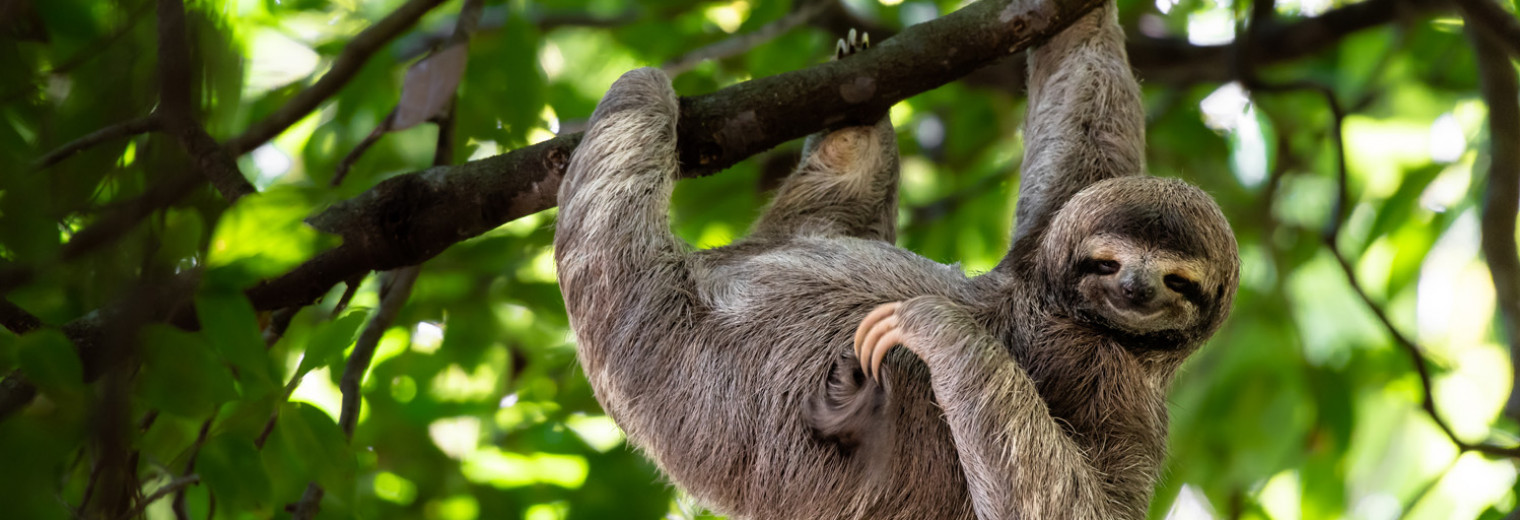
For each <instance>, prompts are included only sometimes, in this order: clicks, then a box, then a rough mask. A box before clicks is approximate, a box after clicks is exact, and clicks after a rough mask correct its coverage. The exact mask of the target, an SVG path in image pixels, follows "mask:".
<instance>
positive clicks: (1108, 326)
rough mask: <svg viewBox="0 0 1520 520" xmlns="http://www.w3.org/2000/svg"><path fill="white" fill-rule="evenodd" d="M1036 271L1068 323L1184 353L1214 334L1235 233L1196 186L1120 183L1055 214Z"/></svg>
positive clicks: (1227, 293) (1226, 299)
mask: <svg viewBox="0 0 1520 520" xmlns="http://www.w3.org/2000/svg"><path fill="white" fill-rule="evenodd" d="M1040 257H1041V262H1040V265H1041V267H1040V269H1041V271H1042V272H1043V274H1044V276H1045V280H1046V283H1047V285H1046V287H1050V288H1051V289H1052V291H1051V294H1050V295H1049V296H1050V297H1051V298H1053V299H1054V300H1055V302H1054V303H1055V304H1056V305H1057V306H1059V307H1061V308H1063V310H1064V311H1065V313H1067V314H1068V315H1069V316H1071V317H1073V318H1074V319H1076V320H1079V321H1080V322H1083V323H1085V324H1088V325H1091V326H1094V327H1096V328H1099V329H1101V330H1104V331H1105V332H1107V333H1113V334H1116V336H1117V337H1119V338H1120V339H1121V340H1122V341H1124V343H1125V344H1126V346H1128V347H1130V348H1132V349H1146V350H1150V349H1166V350H1172V349H1187V348H1191V347H1196V346H1197V345H1198V344H1200V343H1201V342H1202V340H1203V339H1206V338H1207V337H1208V336H1209V335H1211V334H1213V332H1214V330H1215V329H1217V328H1218V327H1219V325H1220V324H1221V323H1222V322H1223V321H1224V318H1225V316H1226V315H1227V314H1228V313H1229V309H1230V305H1231V302H1232V301H1233V300H1234V297H1235V288H1236V285H1237V284H1238V281H1239V272H1240V258H1239V254H1238V252H1237V250H1236V245H1235V235H1234V234H1233V233H1232V232H1231V231H1230V225H1229V222H1227V221H1226V220H1225V218H1224V214H1223V213H1222V212H1221V211H1220V210H1219V206H1218V205H1217V204H1215V203H1214V200H1213V199H1212V198H1210V197H1209V196H1208V194H1206V193H1204V192H1203V190H1200V189H1198V188H1196V187H1194V186H1192V185H1190V184H1187V183H1185V182H1182V181H1178V180H1173V179H1164V178H1158V177H1146V176H1135V177H1120V178H1116V179H1109V180H1106V181H1103V182H1099V183H1097V184H1094V185H1092V186H1089V187H1087V188H1086V189H1084V190H1082V191H1081V192H1079V193H1077V194H1076V196H1074V197H1072V199H1071V200H1070V201H1068V202H1067V203H1066V205H1065V206H1063V207H1062V208H1061V210H1060V211H1059V212H1058V213H1057V214H1056V216H1055V219H1054V220H1053V221H1052V222H1051V227H1050V230H1049V232H1048V233H1047V234H1046V236H1045V243H1044V244H1043V254H1041V255H1040Z"/></svg>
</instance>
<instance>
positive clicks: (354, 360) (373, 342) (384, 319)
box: [338, 266, 422, 437]
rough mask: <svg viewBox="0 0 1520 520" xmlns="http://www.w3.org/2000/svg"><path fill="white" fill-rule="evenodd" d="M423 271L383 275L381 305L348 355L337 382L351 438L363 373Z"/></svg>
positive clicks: (341, 418)
mask: <svg viewBox="0 0 1520 520" xmlns="http://www.w3.org/2000/svg"><path fill="white" fill-rule="evenodd" d="M421 271H422V268H421V267H420V266H410V267H403V268H400V269H396V270H394V271H388V272H385V273H382V274H381V280H382V281H381V287H380V306H379V308H378V309H376V310H375V315H374V316H372V317H370V319H369V323H368V324H366V325H365V326H364V332H361V333H359V340H358V342H356V343H354V351H353V353H351V354H349V356H348V364H347V365H345V366H344V367H343V378H342V379H341V380H339V383H338V389H339V390H341V391H342V392H343V411H342V413H341V414H340V415H339V417H338V424H339V425H340V426H342V427H343V433H344V434H345V435H348V436H349V437H353V436H354V426H355V425H357V424H358V422H359V406H360V398H359V391H360V389H359V385H360V383H362V382H363V380H364V373H365V372H368V371H369V364H370V361H373V360H374V358H375V348H376V347H378V346H379V345H380V337H381V336H384V335H385V331H386V330H387V329H390V327H391V323H392V322H394V321H396V315H397V314H400V312H401V307H402V306H404V305H406V300H407V298H408V297H409V296H411V294H412V284H413V283H415V282H416V281H417V274H418V273H420V272H421Z"/></svg>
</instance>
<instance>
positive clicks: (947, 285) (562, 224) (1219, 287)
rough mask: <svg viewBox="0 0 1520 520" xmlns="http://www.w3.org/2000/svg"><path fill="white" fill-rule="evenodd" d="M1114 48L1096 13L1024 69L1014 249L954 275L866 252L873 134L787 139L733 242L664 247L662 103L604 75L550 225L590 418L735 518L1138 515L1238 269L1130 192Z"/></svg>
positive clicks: (1138, 144) (1133, 109)
mask: <svg viewBox="0 0 1520 520" xmlns="http://www.w3.org/2000/svg"><path fill="white" fill-rule="evenodd" d="M852 40H853V38H852ZM856 47H857V46H856V45H853V44H849V45H846V48H847V49H848V50H850V51H852V52H853V51H858V49H857V48H856ZM1123 49H1124V48H1123V33H1122V31H1121V30H1120V29H1119V27H1118V24H1117V20H1116V14H1115V9H1114V7H1113V6H1112V5H1106V6H1103V7H1100V8H1098V9H1096V10H1094V11H1093V12H1092V13H1089V14H1088V15H1086V16H1085V17H1083V18H1082V19H1080V20H1078V21H1077V22H1076V23H1075V24H1073V25H1072V26H1071V27H1069V28H1068V29H1066V30H1065V31H1063V32H1062V33H1061V34H1059V35H1057V36H1056V37H1055V38H1053V39H1052V40H1051V41H1049V42H1047V43H1046V44H1045V45H1043V46H1041V47H1040V48H1039V49H1037V50H1035V51H1033V52H1032V57H1031V60H1032V64H1031V67H1030V82H1029V85H1030V92H1029V99H1030V101H1029V109H1028V115H1027V118H1026V122H1025V127H1026V130H1025V142H1026V150H1025V159H1024V165H1023V173H1022V179H1021V185H1020V188H1019V200H1018V205H1017V211H1016V218H1017V223H1016V224H1017V225H1016V229H1015V232H1014V237H1013V243H1012V245H1011V247H1010V249H1009V252H1008V254H1007V256H1006V257H1005V258H1004V260H1003V261H1002V262H1001V263H1000V264H999V265H998V266H997V267H996V268H994V269H993V270H991V271H989V272H987V273H983V274H980V275H978V276H975V277H968V276H966V274H964V273H963V272H961V270H960V269H959V268H957V267H954V266H947V265H942V264H939V263H936V262H934V261H931V260H929V259H926V258H923V257H921V256H918V255H916V254H913V253H912V252H909V251H906V250H904V249H901V248H898V247H896V246H895V245H893V244H892V243H891V240H892V239H893V237H894V235H895V231H894V229H893V228H894V222H895V213H896V204H897V202H896V195H895V191H896V185H897V149H896V144H895V141H894V138H893V131H892V128H891V125H890V123H889V122H887V121H885V118H883V120H882V121H878V122H876V123H875V124H873V125H867V126H855V127H848V128H842V129H836V130H832V131H826V132H824V133H822V134H819V135H816V136H813V137H811V138H809V140H808V144H807V145H806V146H805V151H804V155H803V159H802V161H801V163H800V164H799V166H798V168H797V171H796V172H795V173H793V175H792V176H790V177H789V178H788V179H787V180H786V181H785V183H784V184H783V185H782V187H781V188H780V189H778V192H777V195H776V197H775V200H774V201H773V202H772V204H771V205H770V206H768V207H767V209H766V210H765V212H764V214H763V215H762V216H761V217H760V218H759V220H758V221H757V223H756V225H755V228H754V229H753V230H752V232H751V233H750V235H749V236H748V237H746V238H745V239H743V240H741V241H739V242H737V243H735V244H732V245H729V246H725V247H720V248H715V249H708V250H702V251H691V250H689V248H688V247H687V246H686V245H685V244H684V243H682V242H681V241H680V240H679V239H678V238H676V237H675V236H674V235H673V234H672V233H671V232H670V228H669V221H668V212H669V200H670V194H671V190H672V187H673V183H674V180H675V177H676V173H677V171H678V169H679V167H680V166H679V163H678V161H677V155H676V143H675V139H676V137H675V136H676V127H675V125H676V120H677V118H678V110H679V104H678V102H677V98H676V96H675V93H674V91H673V90H672V89H671V86H670V80H669V78H667V77H666V76H665V75H664V74H663V73H662V72H660V71H658V70H656V69H639V70H634V71H631V72H629V73H627V74H625V75H624V76H623V77H622V78H620V79H619V80H618V81H617V82H616V83H614V84H613V86H612V87H611V88H610V89H609V90H608V92H607V94H606V95H605V96H604V97H603V99H602V101H601V102H600V103H599V104H598V106H597V109H596V111H595V112H594V114H593V116H592V120H591V124H590V128H589V130H588V131H587V133H586V136H585V138H584V140H583V141H582V143H581V144H580V146H579V147H578V148H577V149H576V151H575V153H574V154H573V156H572V158H571V161H570V165H569V168H568V170H567V173H566V177H565V179H564V181H563V183H562V184H561V188H560V194H559V202H560V212H559V218H558V221H557V229H556V233H555V259H556V262H557V265H558V276H559V281H560V287H561V290H562V292H563V294H564V297H565V305H566V309H567V311H568V313H569V315H570V317H571V325H572V328H573V329H574V330H575V334H576V336H577V352H578V357H579V359H580V362H581V364H582V368H583V369H584V370H585V372H586V375H587V378H588V380H589V381H590V383H591V385H592V388H593V389H594V391H595V393H596V397H597V399H598V400H599V401H600V402H601V403H602V405H603V407H604V408H605V409H606V411H607V412H608V414H610V415H611V416H612V417H613V419H614V420H615V421H617V423H618V424H619V425H620V426H621V427H622V428H623V429H624V431H625V432H626V433H627V436H628V439H629V440H630V442H631V443H632V444H633V445H635V446H637V447H638V448H640V449H641V450H643V451H644V452H645V453H646V454H647V455H648V456H649V457H650V458H651V459H652V460H653V461H654V462H655V463H656V464H657V465H658V466H659V467H660V469H661V470H662V471H663V472H664V473H665V474H666V475H668V476H669V478H670V479H671V481H672V482H674V483H675V484H677V485H678V486H680V487H681V488H683V489H684V490H685V491H687V492H688V493H690V494H691V495H692V496H693V497H695V498H696V499H697V500H699V501H701V502H702V503H703V504H704V505H707V506H709V507H712V508H713V509H714V510H716V511H718V512H722V513H725V514H729V515H731V516H732V517H734V518H820V519H822V518H882V519H917V518H955V519H971V518H978V519H983V520H987V519H1009V518H1083V519H1107V518H1142V517H1143V516H1144V515H1145V511H1146V507H1147V505H1148V503H1149V500H1150V493H1151V489H1152V487H1153V485H1154V482H1155V479H1156V478H1157V473H1158V471H1159V469H1158V468H1159V466H1160V463H1161V460H1162V458H1163V457H1164V455H1165V453H1164V451H1165V439H1166V407H1165V402H1164V398H1165V393H1166V390H1167V388H1168V387H1169V386H1170V384H1171V380H1172V377H1173V374H1174V373H1175V372H1176V370H1177V368H1178V367H1179V365H1180V364H1181V363H1182V361H1183V360H1185V359H1186V357H1187V356H1188V355H1189V354H1191V353H1192V352H1194V351H1196V350H1197V349H1198V348H1199V347H1200V346H1201V345H1202V343H1203V342H1204V341H1205V340H1206V339H1207V338H1208V337H1209V336H1211V335H1212V334H1213V332H1214V331H1215V330H1216V329H1217V328H1218V327H1219V326H1220V324H1221V323H1222V322H1223V320H1224V319H1225V317H1226V315H1227V314H1228V310H1229V308H1230V304H1231V302H1232V300H1233V298H1234V293H1235V288H1236V285H1237V283H1238V271H1239V259H1238V254H1237V251H1236V245H1235V240H1234V237H1233V234H1232V233H1231V231H1230V228H1229V224H1228V222H1227V221H1226V220H1225V218H1224V216H1223V214H1222V212H1221V211H1220V210H1219V208H1218V206H1217V205H1216V204H1215V203H1214V202H1213V200H1212V199H1211V198H1210V197H1209V196H1208V195H1207V194H1206V193H1204V192H1203V191H1201V190H1199V189H1197V188H1195V187H1193V186H1191V185H1188V184H1186V183H1184V182H1181V181H1176V180H1169V179H1161V178H1155V177H1149V176H1146V175H1143V171H1144V164H1143V145H1144V139H1145V137H1144V127H1143V121H1142V116H1143V113H1142V109H1141V106H1140V100H1139V89H1138V85H1137V84H1136V83H1135V81H1134V79H1133V77H1132V76H1131V75H1130V72H1129V68H1128V64H1127V59H1126V57H1125V55H1124V50H1123ZM898 345H901V346H902V347H904V348H901V349H898V348H895V347H896V346H898Z"/></svg>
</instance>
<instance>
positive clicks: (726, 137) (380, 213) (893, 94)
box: [248, 0, 1101, 309]
mask: <svg viewBox="0 0 1520 520" xmlns="http://www.w3.org/2000/svg"><path fill="white" fill-rule="evenodd" d="M1099 3H1101V2H1100V1H1099V0H1079V1H1074V2H1015V1H1012V0H981V1H979V2H976V3H973V4H971V5H969V6H967V7H965V8H963V9H961V10H959V11H956V12H954V13H951V14H949V15H946V16H944V17H942V18H939V19H937V20H933V21H930V22H926V23H923V24H919V25H915V26H912V27H909V28H908V29H906V30H904V31H903V32H901V33H900V34H898V35H897V36H895V37H893V38H890V39H887V40H886V41H883V42H881V43H880V44H879V45H877V46H875V47H874V48H872V49H871V50H869V51H867V52H864V53H861V54H858V55H856V56H854V57H852V58H851V59H848V60H841V61H834V62H828V63H823V64H820V65H816V66H813V67H809V68H807V69H802V70H798V71H793V72H788V73H785V74H779V75H776V76H771V77H766V78H760V79H756V80H752V81H748V82H744V83H740V84H738V85H733V86H730V87H728V88H724V89H722V90H719V91H717V92H714V93H711V94H706V95H701V96H694V97H688V98H683V99H682V100H681V120H680V123H679V127H678V132H679V137H678V141H679V142H680V156H681V163H682V169H683V171H682V174H683V176H685V177H696V176H701V175H708V174H711V173H714V172H717V171H720V170H722V169H724V168H727V167H729V166H732V165H733V164H735V163H737V162H739V161H740V160H743V159H744V158H746V157H749V156H751V155H754V154H756V153H758V152H761V151H764V150H768V149H770V148H772V147H774V146H776V145H778V144H781V143H783V142H786V141H790V140H792V139H796V138H798V137H802V136H804V135H807V134H810V133H813V132H816V131H819V130H821V129H823V128H826V127H829V126H835V125H839V124H843V123H846V122H850V121H867V120H870V119H871V118H873V117H875V116H879V115H880V114H882V113H885V112H886V110H887V109H888V108H890V107H891V106H892V104H894V103H896V102H898V101H901V100H903V99H906V98H908V97H910V96H913V95H915V94H918V93H920V92H924V91H927V90H930V89H933V88H935V87H938V86H940V85H943V84H945V83H948V82H950V81H953V80H955V79H956V78H959V77H961V76H964V75H966V74H968V73H970V72H971V71H973V70H976V69H977V68H979V67H982V66H984V65H986V64H987V63H989V62H991V61H993V60H995V59H997V58H1000V57H1003V56H1007V55H1009V54H1012V53H1015V52H1019V51H1022V50H1024V49H1026V48H1028V47H1029V46H1030V45H1033V44H1034V43H1036V42H1038V41H1042V40H1044V39H1045V38H1048V37H1050V36H1051V35H1054V34H1055V33H1056V32H1058V31H1059V30H1061V29H1063V28H1065V27H1066V25H1068V24H1069V23H1071V21H1072V20H1074V19H1076V17H1077V16H1079V15H1081V14H1082V13H1085V12H1087V11H1088V10H1089V9H1092V8H1093V7H1094V6H1096V5H1098V4H1099ZM580 139H581V135H580V134H571V135H563V136H560V137H556V138H554V139H551V140H548V141H545V142H542V143H538V144H536V145H532V146H528V147H525V148H520V149H517V150H514V151H511V152H508V153H506V154H502V155H499V156H496V157H492V158H488V159H483V160H480V161H474V162H470V163H466V164H463V165H460V166H455V167H438V168H432V169H429V170H424V171H421V172H414V173H410V174H406V175H401V176H397V177H393V178H391V179H387V180H386V181H384V182H381V183H380V184H378V185H376V186H375V187H374V188H371V189H370V190H369V191H366V192H365V193H362V194H360V195H359V196H357V197H355V198H353V199H349V200H347V201H343V202H340V203H338V204H335V205H333V206H332V207H330V208H328V209H327V210H326V211H324V212H322V213H321V214H318V215H316V216H315V217H313V218H311V219H310V220H309V222H310V223H311V224H312V225H313V226H315V227H316V228H318V229H320V230H323V231H327V232H329V233H334V234H337V235H340V236H342V237H343V239H344V240H343V245H341V246H339V247H337V248H335V249H332V250H329V251H326V252H324V253H321V254H319V255H317V257H315V258H313V259H312V260H311V261H310V262H308V263H306V264H303V265H302V266H300V267H297V268H296V269H295V270H293V271H291V272H290V273H287V274H286V275H284V276H281V277H279V278H275V279H272V280H268V281H266V282H263V283H260V284H259V285H257V286H255V287H253V288H252V289H250V290H249V291H248V296H249V298H250V299H251V300H252V301H253V304H254V306H255V307H257V308H259V309H275V308H282V307H289V306H292V305H300V304H304V303H307V302H310V301H312V300H314V299H315V298H317V297H318V296H320V295H321V294H323V293H324V292H326V290H327V288H329V287H332V286H333V285H334V284H336V283H337V282H339V281H341V280H344V279H347V278H349V277H351V276H353V275H355V274H357V273H360V272H364V271H368V270H389V269H394V268H397V267H402V266H407V265H414V264H418V263H421V262H422V261H424V260H426V259H428V258H431V257H433V256H434V255H437V254H438V253H439V252H442V251H443V250H444V249H445V248H447V247H448V246H450V245H452V244H454V243H455V242H459V241H461V240H464V239H467V238H470V237H473V236H476V235H479V234H481V233H484V232H486V231H488V230H490V229H493V228H495V227H496V226H499V225H501V224H502V223H505V222H508V221H511V220H513V219H516V218H519V217H522V216H525V215H528V214H532V213H536V212H539V211H543V210H545V209H548V208H551V207H553V206H554V205H555V196H556V194H557V192H558V190H559V182H560V177H561V175H562V174H563V173H564V169H565V166H566V164H567V163H568V162H569V159H570V154H571V152H573V151H574V150H575V146H576V144H578V143H579V142H580Z"/></svg>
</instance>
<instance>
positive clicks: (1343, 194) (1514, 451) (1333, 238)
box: [1246, 72, 1520, 458]
mask: <svg viewBox="0 0 1520 520" xmlns="http://www.w3.org/2000/svg"><path fill="white" fill-rule="evenodd" d="M1246 74H1247V76H1248V78H1247V79H1246V81H1248V82H1249V83H1251V87H1252V88H1253V90H1254V91H1268V92H1274V91H1275V92H1287V91H1304V90H1307V91H1311V92H1315V93H1318V94H1320V95H1322V96H1324V98H1325V101H1326V104H1328V105H1329V107H1330V112H1331V115H1332V119H1333V121H1332V122H1331V125H1332V129H1333V135H1332V139H1331V140H1332V141H1334V146H1335V154H1336V164H1337V172H1336V193H1335V204H1334V206H1333V208H1332V210H1331V214H1330V218H1329V219H1328V222H1327V223H1326V224H1325V229H1324V230H1323V231H1322V233H1321V238H1322V240H1323V241H1324V244H1325V248H1326V249H1328V250H1329V251H1330V254H1331V255H1332V256H1334V257H1335V261H1336V264H1337V265H1339V266H1340V268H1341V272H1342V273H1343V274H1345V275H1346V284H1347V285H1349V286H1350V287H1351V290H1352V291H1353V292H1355V293H1356V295H1357V297H1358V298H1360V299H1361V300H1362V304H1363V305H1365V306H1366V307H1367V309H1368V310H1370V311H1372V314H1373V315H1374V316H1376V317H1377V319H1378V322H1379V323H1381V324H1382V326H1383V329H1384V330H1386V331H1387V332H1388V335H1389V336H1390V337H1392V338H1393V340H1394V343H1395V344H1397V345H1398V346H1399V347H1400V348H1401V349H1403V350H1404V352H1405V353H1407V354H1409V359H1410V363H1411V364H1412V365H1414V369H1415V374H1416V375H1418V376H1419V378H1420V388H1421V390H1422V391H1421V398H1420V408H1422V409H1424V410H1425V414H1426V415H1428V416H1430V419H1431V421H1433V422H1435V423H1436V427H1438V428H1440V430H1441V432H1442V433H1444V434H1445V435H1446V438H1447V439H1449V440H1450V441H1451V443H1452V444H1454V445H1456V446H1457V448H1458V449H1460V450H1461V451H1476V452H1479V453H1483V454H1487V455H1493V456H1502V457H1512V458H1520V446H1513V447H1505V446H1497V445H1493V444H1488V443H1470V442H1467V441H1464V440H1462V438H1461V437H1458V436H1457V433H1456V431H1454V430H1452V428H1451V425H1450V424H1449V423H1447V422H1446V420H1445V419H1444V418H1442V417H1441V413H1440V411H1439V410H1437V409H1436V400H1435V383H1434V382H1433V380H1432V377H1431V375H1430V367H1429V365H1430V362H1429V360H1427V359H1426V358H1425V349H1424V348H1423V347H1421V346H1420V345H1419V344H1417V343H1415V341H1414V340H1413V339H1411V338H1410V337H1409V336H1406V335H1405V334H1404V333H1403V332H1402V331H1400V330H1399V328H1398V327H1397V326H1395V325H1394V324H1393V320H1392V319H1390V318H1389V317H1388V312H1387V311H1385V310H1384V309H1383V306H1382V305H1381V304H1379V303H1378V302H1377V301H1376V300H1373V299H1372V296H1371V295H1370V294H1368V293H1367V291H1366V289H1364V288H1363V287H1362V284H1361V282H1360V281H1359V280H1358V279H1357V277H1356V267H1355V266H1353V265H1352V263H1351V261H1350V260H1348V259H1347V258H1346V255H1345V254H1343V253H1341V250H1340V246H1339V243H1340V232H1341V228H1342V222H1343V221H1344V220H1345V218H1346V207H1347V202H1348V200H1349V197H1350V195H1349V194H1348V190H1349V182H1348V178H1349V173H1348V171H1347V169H1346V145H1345V134H1344V133H1343V132H1342V127H1343V125H1344V122H1345V117H1346V113H1345V112H1344V111H1343V110H1342V109H1341V106H1340V103H1339V102H1337V101H1336V98H1335V92H1334V91H1333V90H1331V89H1330V88H1329V87H1327V86H1324V85H1319V84H1316V83H1312V82H1296V83H1289V84H1283V85H1269V84H1264V83H1262V82H1260V81H1258V80H1255V79H1253V78H1251V77H1250V73H1249V72H1247V73H1246ZM1512 225H1513V224H1512Z"/></svg>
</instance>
